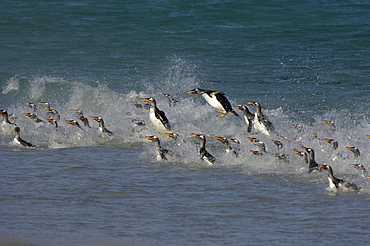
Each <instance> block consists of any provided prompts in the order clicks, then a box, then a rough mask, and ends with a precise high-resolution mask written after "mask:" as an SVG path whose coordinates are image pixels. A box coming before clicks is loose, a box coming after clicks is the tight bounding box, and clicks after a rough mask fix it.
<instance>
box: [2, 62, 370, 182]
mask: <svg viewBox="0 0 370 246" xmlns="http://www.w3.org/2000/svg"><path fill="white" fill-rule="evenodd" d="M192 69H193V68H192ZM192 69H190V70H192ZM188 70H189V68H188V67H187V66H186V65H184V64H181V61H179V62H177V63H176V64H175V65H174V66H173V67H171V68H170V69H168V70H166V71H167V73H166V74H165V75H164V77H165V78H166V79H163V80H162V81H161V82H160V83H156V84H153V83H150V81H143V83H142V84H141V85H140V86H139V87H144V88H145V90H140V91H136V90H135V89H132V90H130V91H129V92H127V93H122V92H116V91H113V90H111V89H110V88H109V87H108V86H107V85H106V84H105V83H98V82H96V83H95V85H94V83H93V84H86V83H83V82H76V81H69V80H67V79H64V78H58V77H47V76H43V77H34V78H27V77H25V76H15V77H13V78H10V79H9V80H8V81H7V82H6V84H5V86H4V87H3V90H2V97H3V98H4V100H3V107H4V108H3V109H6V110H7V111H8V113H9V114H13V116H12V117H11V120H12V121H14V123H15V124H17V125H18V126H19V127H20V128H21V129H22V137H23V138H24V139H26V140H28V141H30V142H32V143H33V144H35V145H37V146H38V147H39V148H42V149H54V148H71V147H79V146H113V147H124V148H130V146H137V145H139V146H142V147H143V152H142V156H143V157H144V156H145V157H146V158H148V157H149V158H152V157H153V158H152V159H153V160H154V159H155V157H154V156H155V154H154V150H153V148H154V147H153V145H152V143H150V142H149V141H148V140H146V139H145V136H148V135H153V134H156V135H157V134H158V133H157V132H156V131H155V130H154V129H153V127H152V125H151V122H150V121H149V117H148V109H147V108H146V107H145V105H144V103H143V102H141V101H140V99H141V98H145V97H149V96H150V97H154V98H155V99H156V100H157V102H158V107H159V108H160V109H161V110H163V111H164V112H165V113H166V115H167V117H168V118H169V120H170V123H171V125H172V127H173V131H174V132H176V133H178V134H179V135H180V137H181V138H182V139H183V140H184V143H183V144H181V145H177V144H176V142H175V141H174V140H173V139H170V138H168V137H166V136H164V135H159V137H160V139H161V141H162V144H163V146H164V147H165V148H169V149H172V150H173V151H175V152H177V153H178V156H180V157H176V158H173V159H170V160H169V161H168V162H167V163H169V164H176V165H186V166H188V167H189V166H193V165H198V166H199V157H198V155H197V151H198V150H197V149H198V141H197V139H194V138H193V137H192V136H191V134H192V133H201V134H204V135H205V136H206V138H207V140H208V141H207V149H208V150H209V152H211V153H212V154H213V155H214V156H216V158H217V159H218V160H219V165H218V167H222V166H227V167H235V168H240V169H241V170H242V171H243V172H246V173H247V174H257V175H272V176H274V175H280V178H281V176H285V175H288V176H290V179H291V178H292V177H294V178H295V179H298V180H299V179H301V178H302V179H303V180H305V181H307V180H309V181H310V182H318V180H322V175H321V176H319V178H318V176H315V175H309V174H307V172H306V171H307V167H306V165H305V164H304V163H303V161H302V158H301V157H300V156H298V155H296V154H294V153H293V150H294V149H301V146H307V147H310V148H313V149H314V150H315V151H316V159H317V160H318V162H320V163H323V164H330V165H331V166H332V167H333V168H334V170H335V172H336V173H337V174H338V176H339V177H344V178H348V179H350V180H351V179H352V180H355V181H357V182H358V183H360V185H362V186H364V187H367V188H368V186H369V185H368V184H367V183H366V180H363V178H362V177H360V176H359V173H358V170H356V169H354V168H352V167H350V166H349V164H352V163H354V162H361V163H364V164H366V163H367V162H368V161H369V158H370V157H369V156H370V154H369V153H366V150H367V149H369V147H370V146H369V145H370V139H369V138H367V137H366V135H367V134H368V133H369V132H370V124H369V123H368V122H367V120H366V117H361V115H360V116H359V115H350V113H349V112H348V111H346V110H342V111H338V110H335V109H333V110H330V111H326V112H325V113H324V114H322V115H313V114H310V113H311V112H308V113H306V114H304V115H307V117H306V118H300V121H299V122H297V120H296V119H297V115H300V116H301V115H302V112H299V113H297V114H294V113H293V115H292V112H294V110H293V109H292V108H288V109H284V108H282V107H276V108H268V109H263V110H264V112H265V114H266V115H267V116H268V117H269V119H270V120H271V121H272V122H273V124H274V125H275V128H276V129H277V134H276V135H273V136H271V137H269V136H265V135H262V134H250V133H247V132H246V125H245V122H244V120H243V119H242V117H241V118H236V117H235V116H233V115H226V116H225V117H224V118H217V117H216V112H215V110H214V109H213V108H212V107H210V106H209V105H208V104H206V102H205V101H204V99H203V98H202V97H200V96H197V95H188V94H187V93H186V92H187V91H188V90H189V89H193V88H194V87H199V86H200V84H201V82H200V81H199V79H198V78H197V77H196V76H194V72H193V71H188ZM163 93H169V94H170V95H171V96H172V97H173V98H174V99H176V101H177V103H176V105H175V106H174V105H173V104H172V103H171V102H170V101H169V100H168V98H167V97H165V96H163V95H162V94H163ZM244 100H245V99H241V98H237V99H231V100H230V101H231V103H232V104H233V105H234V106H236V104H237V103H236V102H237V101H239V102H240V101H244ZM38 101H48V102H49V103H50V105H51V107H52V108H54V109H56V110H58V112H59V114H60V116H61V120H60V122H59V128H58V129H55V128H54V127H53V126H52V125H51V124H50V123H49V122H46V121H45V119H46V118H50V117H52V116H51V115H49V114H48V113H47V112H45V109H46V108H45V107H43V106H42V105H37V110H36V111H35V114H37V116H38V117H40V118H41V119H42V120H43V122H42V123H35V122H33V121H32V120H31V119H30V118H28V117H27V116H25V115H23V113H27V112H32V109H31V108H30V107H29V106H27V105H26V102H32V103H37V102H38ZM133 102H135V103H140V104H141V105H142V108H137V107H136V106H135V105H134V104H133ZM261 104H262V106H263V102H261ZM71 109H80V110H82V111H83V114H84V115H85V117H87V118H88V119H89V120H90V125H91V127H92V128H83V127H82V128H83V129H77V128H76V127H74V126H72V125H70V124H68V123H65V120H72V119H74V120H77V121H78V122H79V123H80V124H81V126H82V125H83V124H82V122H81V121H79V120H78V119H77V118H76V116H77V114H76V113H74V112H71ZM343 115H346V117H343ZM90 116H101V117H102V118H103V119H104V120H105V124H106V127H107V128H108V129H109V130H110V131H112V132H113V133H114V135H113V136H111V137H109V136H107V135H104V134H101V133H99V131H98V123H97V122H95V121H93V120H92V119H90ZM323 120H328V121H334V122H335V125H336V127H335V130H333V129H331V128H332V127H331V126H329V125H328V124H325V123H323V122H322V121H323ZM291 124H293V125H299V129H297V128H294V127H290V126H289V125H291ZM313 133H316V134H317V136H313V135H312V134H313ZM215 136H224V137H232V138H236V139H238V140H239V141H240V144H233V147H234V148H236V149H237V150H238V151H239V156H238V157H233V156H228V155H226V153H225V150H224V148H223V146H222V144H221V143H220V142H219V141H217V140H215V139H213V137H215ZM247 137H256V138H258V139H260V140H262V141H264V142H265V143H266V149H267V152H268V153H270V154H271V153H278V152H282V153H284V154H285V155H286V157H287V159H288V161H283V160H279V159H277V158H276V157H272V156H271V155H270V154H264V155H262V156H255V155H253V154H252V153H251V152H250V150H257V149H258V148H257V146H255V145H253V144H251V142H250V141H249V140H248V139H247ZM281 137H283V138H281ZM12 138H13V132H9V131H8V132H5V131H4V130H3V132H2V134H1V139H0V141H1V145H3V146H8V145H9V143H10V142H11V140H12ZM325 138H328V139H334V140H335V141H337V142H338V143H339V147H338V148H337V149H333V148H332V145H331V144H330V143H329V142H327V141H325V140H324V139H325ZM273 139H275V140H279V141H281V142H282V143H283V146H284V147H283V150H282V151H280V150H278V149H277V148H276V145H275V144H274V143H273V142H272V140H273ZM185 142H186V143H185ZM348 146H356V147H358V148H360V150H364V151H363V153H361V157H360V159H358V160H354V158H353V153H351V152H350V151H349V150H347V149H346V148H345V147H348ZM11 147H12V146H11ZM12 148H13V147H12ZM291 174H294V175H293V176H292V175H291ZM297 174H299V175H297Z"/></svg>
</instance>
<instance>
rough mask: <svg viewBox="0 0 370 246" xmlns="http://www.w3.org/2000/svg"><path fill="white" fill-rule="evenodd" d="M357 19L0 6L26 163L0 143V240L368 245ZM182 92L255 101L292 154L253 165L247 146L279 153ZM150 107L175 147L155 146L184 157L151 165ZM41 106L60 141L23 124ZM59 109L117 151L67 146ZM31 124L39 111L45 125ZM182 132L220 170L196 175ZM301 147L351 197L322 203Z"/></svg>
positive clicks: (308, 6)
mask: <svg viewBox="0 0 370 246" xmlns="http://www.w3.org/2000/svg"><path fill="white" fill-rule="evenodd" d="M369 10H370V5H369V4H368V3H367V2H366V1H336V2H335V3H334V2H333V3H330V2H315V1H298V2H297V1H279V2H273V1H267V2H263V3H262V2H259V1H187V2H183V1H124V2H123V1H114V0H112V1H104V2H95V3H92V2H90V1H67V0H66V1H58V2H54V1H32V2H29V1H16V2H14V1H2V2H1V3H0V13H1V16H2V18H1V20H0V23H1V27H2V28H1V29H0V34H1V35H0V54H1V59H0V91H1V94H0V101H1V109H4V110H7V111H8V113H9V114H14V116H15V118H11V121H13V122H15V123H16V124H17V125H18V126H19V127H20V128H21V130H22V132H21V133H22V138H24V139H26V140H28V141H30V142H32V143H34V144H35V145H37V146H38V148H37V149H35V150H28V149H20V148H18V147H15V146H13V145H12V144H11V141H12V138H13V135H14V134H13V132H12V129H11V128H10V129H7V128H4V127H3V129H2V131H1V138H0V145H1V146H0V153H1V154H2V155H3V156H4V157H5V158H3V162H2V172H1V173H0V175H1V178H0V183H1V192H0V202H1V208H0V216H1V221H2V225H1V226H0V229H1V232H0V239H1V240H0V241H2V242H11V243H23V244H28V245H29V244H31V245H50V242H53V244H54V245H94V244H95V245H199V244H202V245H221V244H231V245H246V244H250V245H264V244H267V243H269V244H271V243H272V244H276V245H297V244H303V245H313V244H324V243H325V244H339V245H348V244H349V243H355V244H357V245H364V244H366V243H365V242H366V241H367V240H368V239H369V236H368V231H369V227H368V225H367V223H366V221H367V220H368V214H369V198H370V197H369V194H370V184H369V182H370V180H368V179H365V178H363V177H361V176H360V173H359V172H358V171H357V170H355V169H354V168H352V167H349V164H351V163H354V162H361V163H362V164H363V165H364V166H365V167H367V168H368V162H369V159H370V157H369V153H367V149H369V147H370V146H369V139H368V138H366V135H369V134H370V125H369V121H370V119H369V116H370V115H369V110H368V109H369V106H370V105H369V100H368V93H369V91H370V76H369V75H370V74H369V67H370V64H369V37H370V25H369V24H370V23H369V22H370V21H369V18H368V13H369ZM196 87H200V88H205V89H210V90H216V91H222V92H224V93H225V94H226V96H227V98H228V99H229V100H230V102H231V104H232V105H233V106H237V105H240V104H246V102H248V101H258V102H260V103H261V105H262V108H263V111H264V113H265V114H266V115H267V116H268V117H269V119H270V120H271V121H272V122H273V124H274V125H275V128H276V129H277V133H278V134H279V135H282V136H284V137H289V138H295V140H294V141H289V140H281V141H282V142H283V144H284V148H283V151H284V153H285V154H286V155H287V156H288V159H289V163H282V162H281V161H278V160H276V159H274V158H272V157H270V156H268V155H264V156H254V155H253V154H251V153H250V152H249V150H255V149H256V146H254V145H252V144H251V143H250V142H249V141H248V140H247V139H246V138H247V137H251V136H252V137H257V138H259V139H261V140H263V141H265V142H266V145H267V150H268V151H269V152H275V151H277V149H276V147H275V146H274V145H273V144H272V142H271V140H272V139H276V137H277V136H276V135H273V136H270V137H267V136H263V135H261V134H254V135H253V134H248V133H246V127H245V124H244V121H243V119H242V118H240V119H238V118H236V117H234V116H232V115H227V116H225V117H224V118H216V117H215V116H216V115H217V112H215V110H214V109H213V108H211V107H210V106H209V105H207V104H206V102H205V101H204V99H203V98H201V97H200V96H197V95H189V94H187V93H186V92H187V91H188V90H190V89H193V88H196ZM162 93H168V94H170V95H171V96H172V97H173V98H175V99H176V100H177V101H178V102H177V104H176V107H171V106H170V105H169V104H168V101H167V99H166V98H165V97H164V96H162ZM149 96H151V97H154V98H155V99H156V100H157V102H158V107H159V108H160V109H161V110H163V111H165V112H166V115H167V117H168V118H169V120H170V123H171V125H172V127H173V130H174V131H175V132H176V133H178V134H179V135H180V136H181V138H183V139H184V140H185V141H186V144H182V145H180V146H178V145H176V144H175V142H174V141H173V140H171V139H169V138H167V137H165V136H160V138H161V140H162V143H163V145H164V146H165V147H166V148H168V149H172V150H174V151H176V152H177V153H178V154H179V155H180V156H181V157H180V158H175V159H170V160H168V161H156V160H155V153H154V150H153V145H152V144H151V143H150V142H149V141H148V140H146V139H145V136H147V135H152V134H157V133H156V132H155V131H153V129H152V126H151V123H150V121H149V119H148V111H147V110H146V109H145V108H144V109H138V108H136V107H135V106H133V105H132V103H131V102H132V101H133V102H140V103H142V104H144V103H143V102H141V101H140V99H141V98H144V97H149ZM38 101H47V102H50V104H51V105H52V108H55V109H57V110H58V111H59V113H60V115H61V122H60V124H59V128H58V129H59V130H58V131H56V130H55V129H54V128H53V127H52V126H51V124H49V123H48V122H44V123H41V124H36V123H34V122H33V121H32V120H30V119H29V118H27V117H26V116H24V115H23V113H27V112H31V111H32V109H30V108H29V107H28V106H27V105H26V104H25V103H26V102H33V103H37V102H38ZM71 109H82V110H83V112H84V115H85V116H102V117H103V118H104V120H105V122H106V126H107V128H108V129H109V130H111V131H112V132H113V133H114V134H115V135H114V136H113V137H107V136H101V135H99V133H98V130H97V128H98V124H97V123H96V122H94V121H93V120H92V119H90V125H91V126H92V128H91V129H85V130H83V131H80V132H79V131H78V129H75V128H73V127H72V126H70V125H68V124H67V123H65V122H64V121H65V120H71V119H76V114H75V113H73V112H70V110H71ZM44 110H45V109H44V108H43V107H42V106H41V105H38V109H37V111H36V112H35V113H36V114H37V115H38V116H39V117H40V118H41V119H43V120H44V119H46V118H48V117H50V115H48V114H47V113H46V112H44ZM251 111H253V108H251ZM239 112H240V111H239ZM239 112H238V113H239ZM253 112H254V111H253ZM138 120H141V121H144V122H145V126H144V127H143V128H142V129H141V128H139V127H138V126H136V125H135V124H134V123H135V122H137V121H138ZM322 120H329V121H334V122H335V124H336V130H335V131H334V132H331V131H328V129H329V128H330V127H329V126H327V125H325V124H324V123H322V122H321V121H322ZM80 123H81V122H80ZM289 124H294V125H300V126H301V127H302V131H301V132H298V131H296V130H295V129H293V128H291V127H289V126H288V125H289ZM133 127H134V128H135V129H136V130H135V131H132V130H131V129H130V128H133ZM191 133H203V134H204V135H206V137H207V140H208V141H207V149H208V150H209V151H210V152H211V153H212V154H213V155H214V156H215V157H216V158H217V159H218V160H219V162H218V164H217V165H215V166H213V167H208V166H207V165H205V164H204V163H202V162H201V160H199V157H198V156H197V148H198V142H197V141H196V139H194V138H193V137H191ZM312 133H317V134H318V135H319V138H314V137H313V136H312ZM220 135H222V136H227V137H234V138H237V139H238V140H239V141H240V142H241V143H240V145H233V147H236V148H237V149H238V150H239V151H240V154H239V157H238V158H234V157H231V158H230V157H228V156H226V155H225V154H224V150H223V147H222V145H221V144H220V143H219V142H218V141H216V140H214V139H213V138H212V137H214V136H220ZM323 138H330V139H335V141H338V143H339V148H338V149H337V150H332V149H331V146H330V144H328V143H327V142H325V141H323V140H322V139H323ZM302 145H304V146H308V147H311V148H313V149H315V151H316V159H317V161H318V162H319V163H326V164H329V165H331V166H332V167H333V169H334V173H335V175H336V176H338V177H340V178H345V179H347V180H350V181H352V182H355V183H356V184H358V185H360V186H361V187H362V191H361V192H359V193H357V194H347V193H344V194H342V193H340V194H333V193H330V192H328V191H327V190H326V188H327V186H328V183H327V178H326V174H325V173H323V174H317V175H309V174H307V168H306V166H305V165H304V164H303V163H302V159H301V158H300V157H299V156H297V155H296V154H294V153H293V150H294V149H300V147H301V146H302ZM346 146H356V147H358V148H359V149H360V151H361V157H360V158H359V159H357V160H355V159H354V158H353V154H352V153H351V152H350V151H349V150H347V149H346V148H345V147H346ZM338 153H340V155H341V157H342V158H336V159H335V158H334V157H335V156H337V154H338ZM368 169H369V168H368Z"/></svg>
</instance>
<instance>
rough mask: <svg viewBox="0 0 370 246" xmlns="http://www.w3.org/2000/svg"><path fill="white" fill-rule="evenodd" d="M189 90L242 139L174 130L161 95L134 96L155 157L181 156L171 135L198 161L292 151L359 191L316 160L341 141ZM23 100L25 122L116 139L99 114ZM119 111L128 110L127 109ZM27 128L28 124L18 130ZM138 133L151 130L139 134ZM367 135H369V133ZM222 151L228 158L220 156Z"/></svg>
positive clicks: (249, 104)
mask: <svg viewBox="0 0 370 246" xmlns="http://www.w3.org/2000/svg"><path fill="white" fill-rule="evenodd" d="M184 94H185V93H184ZM187 94H196V95H200V96H202V97H203V98H204V99H205V101H206V103H207V104H209V105H210V106H211V107H213V108H214V109H215V110H216V112H218V113H221V114H218V115H215V116H214V117H213V118H211V119H207V120H211V121H223V122H224V123H225V122H226V123H227V122H228V121H236V122H240V126H241V132H244V137H243V139H236V138H235V137H234V136H230V134H227V133H223V131H222V129H221V130H220V131H219V134H217V135H214V136H212V135H210V134H207V129H202V130H201V132H184V130H182V131H179V132H178V131H176V124H175V125H173V123H172V121H171V118H170V117H167V115H166V113H165V112H164V111H163V110H161V109H160V108H161V100H160V99H159V100H158V101H159V103H157V100H156V99H155V98H154V97H146V98H141V99H139V100H140V102H144V103H146V104H144V105H142V104H141V103H140V102H134V101H132V102H131V104H132V105H134V107H135V110H148V116H147V118H144V119H141V118H133V119H131V121H132V124H133V127H131V128H128V129H129V130H131V132H132V134H134V136H140V137H142V138H143V139H146V140H150V141H151V142H152V143H153V151H155V153H156V154H155V156H156V157H155V159H156V160H158V161H168V160H171V159H173V158H177V159H178V158H181V154H178V153H177V154H176V153H174V151H172V150H171V149H168V148H164V147H163V146H162V143H161V138H162V137H163V138H170V139H173V140H174V141H175V142H176V145H177V148H181V146H185V145H191V146H193V147H194V149H197V151H196V152H194V155H198V158H199V159H200V161H201V162H203V163H205V164H206V165H209V166H214V165H217V164H218V163H222V162H223V161H225V159H226V160H228V161H230V160H232V158H245V157H246V156H247V155H248V154H247V153H249V154H250V157H251V158H276V160H278V162H279V164H278V165H291V163H292V162H293V161H292V160H294V157H293V156H295V155H294V154H296V155H298V156H300V157H299V158H302V165H301V167H302V170H303V171H304V172H306V173H307V174H310V175H311V174H312V175H322V173H325V172H326V173H327V177H328V180H329V189H330V190H331V191H335V192H359V191H360V190H361V187H359V186H358V185H356V184H354V183H352V182H348V181H345V180H344V179H339V178H337V177H335V176H334V171H333V169H334V168H335V165H334V164H332V163H331V165H328V164H326V163H318V162H317V161H316V159H315V158H316V157H315V150H314V148H318V147H321V146H322V145H324V142H325V143H326V144H329V146H331V149H332V150H333V151H336V150H337V149H338V145H339V144H338V142H337V141H335V140H334V139H332V138H320V137H319V136H318V134H316V133H313V134H312V138H313V139H314V140H315V141H317V142H315V143H313V141H311V143H313V144H312V145H314V146H304V145H303V143H304V138H303V137H302V135H303V134H302V132H304V130H303V129H301V127H300V126H299V125H289V127H291V128H294V129H295V130H296V131H297V133H298V137H287V136H283V135H282V134H281V133H280V132H285V131H284V130H282V129H276V128H275V126H274V124H273V123H272V122H271V121H270V120H269V117H268V116H267V115H266V114H265V113H264V112H263V109H262V106H261V103H260V102H257V101H248V100H246V101H245V104H244V105H238V106H235V107H233V106H232V104H231V103H230V101H229V100H228V99H227V97H226V95H225V94H224V93H222V92H220V91H212V90H205V89H200V88H195V89H192V90H189V91H187ZM162 96H164V97H165V98H166V100H167V101H168V104H169V107H167V109H168V110H172V109H174V110H176V108H177V107H181V100H177V99H175V98H174V97H172V96H171V95H170V94H167V93H163V94H162ZM190 98H192V97H190ZM26 105H27V106H28V107H29V108H30V111H31V112H24V113H22V115H24V116H23V117H28V118H29V121H30V122H33V124H35V125H42V124H48V125H50V127H52V128H53V129H54V130H56V131H59V129H60V127H61V124H63V123H64V124H63V125H62V126H63V127H68V125H70V126H71V128H74V129H75V131H76V135H79V137H80V138H83V135H81V132H84V131H89V130H90V129H93V128H96V127H98V131H99V132H100V134H101V135H102V136H104V137H107V138H111V139H114V138H115V137H117V135H118V134H116V133H114V132H113V131H110V130H108V129H107V127H106V125H105V121H104V120H103V118H102V117H101V116H90V117H85V116H84V114H83V112H82V110H81V109H71V110H70V112H71V113H74V114H75V115H74V118H67V119H64V120H61V118H62V117H61V115H60V114H59V112H58V111H57V110H56V109H53V108H51V105H50V103H48V102H38V103H30V102H26ZM38 105H41V106H38ZM39 107H42V110H41V111H42V112H43V115H45V117H44V118H42V117H38V116H37V115H36V114H38V112H40V111H39V110H40V109H39ZM235 110H239V111H240V112H241V115H242V116H240V115H239V114H238V113H237V112H236V111H235ZM195 111H197V109H194V112H195ZM197 113H200V114H202V112H199V111H198V112H197ZM0 114H2V117H3V120H2V131H3V133H5V132H6V131H8V130H9V129H10V130H11V131H13V134H14V140H13V144H15V145H19V146H21V147H24V148H32V149H37V144H33V143H30V142H28V141H26V140H24V139H22V138H21V135H20V132H21V127H20V126H18V125H17V124H16V123H13V122H12V121H11V117H14V116H12V115H9V114H8V112H7V111H6V110H0ZM123 114H124V115H130V113H123ZM228 115H230V116H228ZM190 117H191V116H189V118H190ZM230 117H231V118H230ZM89 119H90V120H94V121H96V122H97V123H98V126H95V125H94V124H91V123H90V122H89ZM147 121H149V122H150V123H149V125H148V124H146V122H147ZM45 122H47V123H45ZM322 123H324V124H325V125H327V126H329V129H328V131H329V132H335V131H336V126H335V123H334V122H333V121H329V120H323V121H322ZM108 127H109V124H108ZM225 130H226V129H225ZM26 131H27V129H25V130H24V131H22V132H26ZM142 132H145V133H151V134H147V135H144V136H143V135H142ZM225 132H226V131H225ZM223 134H225V135H227V136H225V135H223ZM239 137H240V134H239ZM366 137H367V138H370V136H366ZM207 140H208V141H211V142H212V140H213V143H212V144H213V146H214V145H217V144H216V143H217V142H218V143H220V144H219V146H220V147H219V148H223V149H224V152H223V154H222V153H211V152H212V151H209V150H208V148H207V143H208V142H207ZM242 143H243V144H242ZM287 143H289V144H288V146H295V148H293V149H287V148H286V144H287ZM268 145H270V146H268ZM221 146H223V147H221ZM241 146H243V147H244V148H243V147H241ZM245 146H249V147H250V148H249V149H246V148H245ZM271 146H273V147H271ZM213 149H215V148H213ZM346 149H347V150H349V151H351V152H352V153H353V160H354V161H355V162H358V161H359V159H360V158H359V157H360V150H359V149H358V148H357V147H353V146H351V147H346ZM211 150H212V149H211ZM213 151H214V150H213ZM220 156H226V157H225V158H220ZM297 158H298V157H297ZM335 158H336V160H342V161H343V162H344V161H345V160H346V158H344V157H343V155H342V153H336V154H335V155H334V156H333V160H334V159H335ZM347 166H349V167H353V168H356V169H357V170H359V172H360V173H361V176H362V177H363V178H365V179H364V180H366V179H370V176H367V174H366V168H365V166H364V165H363V164H362V163H350V164H348V165H347Z"/></svg>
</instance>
